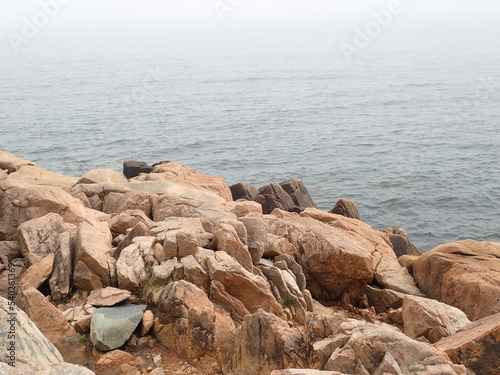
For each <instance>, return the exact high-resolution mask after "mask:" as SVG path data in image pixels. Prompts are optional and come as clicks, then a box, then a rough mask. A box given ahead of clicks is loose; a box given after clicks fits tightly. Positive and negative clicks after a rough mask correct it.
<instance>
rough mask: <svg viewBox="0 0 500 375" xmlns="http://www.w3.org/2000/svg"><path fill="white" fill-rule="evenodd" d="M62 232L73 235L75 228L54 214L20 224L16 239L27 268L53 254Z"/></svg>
mask: <svg viewBox="0 0 500 375" xmlns="http://www.w3.org/2000/svg"><path fill="white" fill-rule="evenodd" d="M64 232H70V233H72V234H73V235H74V234H75V233H76V227H75V226H74V225H71V224H67V223H65V222H64V221H63V218H62V217H61V216H60V215H58V214H55V213H49V214H47V215H44V216H42V217H39V218H36V219H32V220H29V221H26V222H24V223H22V224H21V225H20V226H19V228H18V230H17V236H16V237H17V241H18V242H19V245H20V247H21V253H22V254H23V256H24V258H25V259H26V260H27V264H28V266H29V265H32V264H35V263H37V262H39V261H40V260H42V259H43V258H45V257H46V256H47V255H49V254H53V253H54V252H55V250H56V249H57V248H58V247H59V244H60V237H59V235H60V234H61V233H64Z"/></svg>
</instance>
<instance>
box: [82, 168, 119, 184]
mask: <svg viewBox="0 0 500 375" xmlns="http://www.w3.org/2000/svg"><path fill="white" fill-rule="evenodd" d="M99 182H113V183H118V184H126V183H128V180H127V179H126V178H125V177H124V176H123V175H121V174H120V173H118V172H115V171H114V170H112V169H93V170H91V171H88V172H87V173H85V174H84V175H83V176H82V177H81V178H80V179H79V180H78V182H77V183H78V184H81V183H84V184H96V183H99Z"/></svg>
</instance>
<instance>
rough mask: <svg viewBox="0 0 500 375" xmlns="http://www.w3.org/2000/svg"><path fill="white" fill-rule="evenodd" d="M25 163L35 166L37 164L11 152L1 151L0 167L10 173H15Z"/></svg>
mask: <svg viewBox="0 0 500 375" xmlns="http://www.w3.org/2000/svg"><path fill="white" fill-rule="evenodd" d="M24 165H31V166H35V165H36V164H35V163H33V162H32V161H29V160H24V159H21V158H19V157H17V156H15V155H13V154H11V153H10V152H6V151H0V169H5V170H6V171H7V172H8V173H13V172H16V171H18V170H19V169H20V168H21V167H22V166H24Z"/></svg>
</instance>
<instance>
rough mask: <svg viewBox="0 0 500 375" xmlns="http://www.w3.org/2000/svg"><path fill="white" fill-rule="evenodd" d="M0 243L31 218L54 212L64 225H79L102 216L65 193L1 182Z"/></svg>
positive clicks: (11, 237)
mask: <svg viewBox="0 0 500 375" xmlns="http://www.w3.org/2000/svg"><path fill="white" fill-rule="evenodd" d="M0 212H2V213H3V216H2V220H1V221H0V240H13V239H15V235H16V233H17V229H18V227H19V226H20V225H21V224H22V223H24V222H26V221H29V220H31V219H36V218H39V217H42V216H45V215H47V214H49V213H57V214H60V216H61V217H62V218H63V220H64V222H66V223H71V224H75V225H77V224H79V223H81V222H89V223H95V222H98V221H100V220H104V218H105V215H104V214H102V213H99V212H97V211H94V210H91V209H88V208H86V207H84V205H83V203H82V202H81V201H80V200H78V199H76V198H73V197H72V196H71V195H70V194H68V193H67V192H65V191H64V190H62V189H60V188H57V187H53V186H34V185H27V184H20V183H17V182H13V181H8V180H5V179H4V180H0Z"/></svg>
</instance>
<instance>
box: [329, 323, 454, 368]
mask: <svg viewBox="0 0 500 375" xmlns="http://www.w3.org/2000/svg"><path fill="white" fill-rule="evenodd" d="M331 340H332V342H334V343H335V345H333V346H332V347H334V346H336V348H335V349H334V351H333V353H332V355H331V356H330V358H329V360H328V362H327V364H326V366H325V370H329V371H339V372H342V373H346V374H383V373H384V372H388V373H391V374H400V373H403V374H415V373H420V374H440V375H456V374H457V372H456V371H455V369H454V367H453V364H452V363H451V362H450V360H449V359H448V358H447V357H446V356H445V355H444V354H443V353H442V352H441V351H439V350H437V349H436V348H434V347H433V346H432V345H429V344H425V343H422V342H419V341H415V340H412V339H410V338H409V337H407V336H405V335H404V334H403V333H401V331H399V330H398V329H397V328H395V327H392V326H389V325H386V324H380V325H375V324H372V323H365V322H362V321H357V320H354V319H349V320H348V321H347V322H345V323H343V324H342V325H341V326H340V329H339V332H338V333H337V334H336V335H335V336H333V337H332V338H331ZM398 371H399V372H398Z"/></svg>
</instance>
